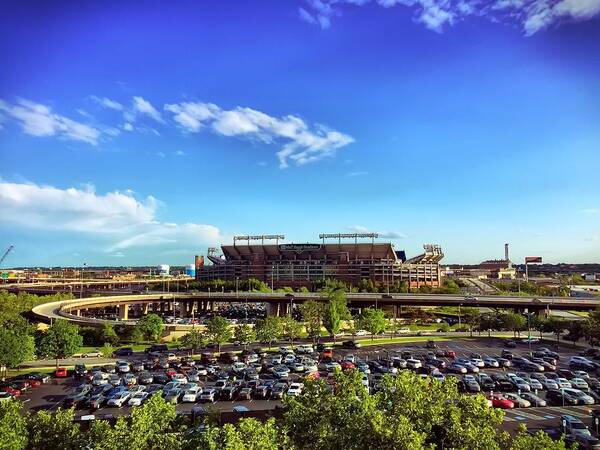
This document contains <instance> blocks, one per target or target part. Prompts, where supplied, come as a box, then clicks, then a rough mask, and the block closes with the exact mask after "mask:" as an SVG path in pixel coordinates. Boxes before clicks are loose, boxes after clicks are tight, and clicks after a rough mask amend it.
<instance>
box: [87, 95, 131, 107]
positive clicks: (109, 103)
mask: <svg viewBox="0 0 600 450" xmlns="http://www.w3.org/2000/svg"><path fill="white" fill-rule="evenodd" d="M90 98H91V99H92V100H93V101H95V102H96V103H98V104H99V105H100V106H102V107H104V108H108V109H114V110H116V111H122V110H123V105H122V104H120V103H119V102H116V101H114V100H111V99H110V98H106V97H98V96H96V95H90Z"/></svg>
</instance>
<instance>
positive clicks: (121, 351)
mask: <svg viewBox="0 0 600 450" xmlns="http://www.w3.org/2000/svg"><path fill="white" fill-rule="evenodd" d="M147 353H148V352H147ZM113 355H114V356H131V355H133V349H132V348H131V347H122V348H118V349H117V350H115V351H114V352H113Z"/></svg>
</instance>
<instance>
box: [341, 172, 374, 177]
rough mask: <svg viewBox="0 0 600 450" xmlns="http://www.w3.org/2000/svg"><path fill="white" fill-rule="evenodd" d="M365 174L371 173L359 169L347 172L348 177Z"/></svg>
mask: <svg viewBox="0 0 600 450" xmlns="http://www.w3.org/2000/svg"><path fill="white" fill-rule="evenodd" d="M365 175H369V172H364V171H358V172H348V173H347V174H346V176H347V177H363V176H365Z"/></svg>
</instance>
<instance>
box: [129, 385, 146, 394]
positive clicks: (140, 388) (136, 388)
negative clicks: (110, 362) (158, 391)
mask: <svg viewBox="0 0 600 450" xmlns="http://www.w3.org/2000/svg"><path fill="white" fill-rule="evenodd" d="M145 390H146V386H141V385H137V386H133V387H132V388H131V389H129V393H130V394H131V395H134V394H137V393H138V392H144V391H145Z"/></svg>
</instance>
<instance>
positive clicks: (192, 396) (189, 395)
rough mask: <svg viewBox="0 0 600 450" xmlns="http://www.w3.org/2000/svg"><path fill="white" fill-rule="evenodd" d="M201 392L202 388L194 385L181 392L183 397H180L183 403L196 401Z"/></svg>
mask: <svg viewBox="0 0 600 450" xmlns="http://www.w3.org/2000/svg"><path fill="white" fill-rule="evenodd" d="M201 394H202V388H201V387H199V386H194V387H192V388H190V389H188V390H187V391H185V392H184V393H183V398H182V399H181V401H182V402H184V403H196V402H197V401H198V399H199V398H200V395H201Z"/></svg>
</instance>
